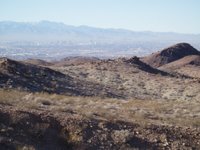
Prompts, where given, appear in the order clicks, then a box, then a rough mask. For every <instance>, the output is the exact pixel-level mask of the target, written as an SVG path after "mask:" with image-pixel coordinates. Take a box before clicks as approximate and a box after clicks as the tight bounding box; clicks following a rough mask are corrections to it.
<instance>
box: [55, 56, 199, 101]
mask: <svg viewBox="0 0 200 150" xmlns="http://www.w3.org/2000/svg"><path fill="white" fill-rule="evenodd" d="M52 68H53V69H55V70H58V71H60V72H62V73H64V74H67V75H70V76H72V77H74V78H79V79H80V80H85V81H90V82H93V83H96V84H101V85H105V86H109V87H112V88H115V89H117V90H119V91H120V92H121V93H123V95H125V96H126V97H127V98H139V99H148V100H149V99H154V100H155V99H187V100H189V99H198V98H200V93H199V92H200V86H199V83H198V81H193V80H192V79H190V78H185V77H184V76H181V75H180V76H179V75H178V76H176V75H171V74H170V73H167V72H165V71H160V70H158V69H155V68H152V67H151V66H149V65H147V64H145V63H143V62H142V61H140V60H139V58H137V57H133V58H130V59H128V58H118V59H113V60H111V59H108V60H100V61H96V62H90V63H80V64H77V65H68V66H60V67H55V66H52ZM192 87H193V88H194V89H195V90H191V89H190V88H192Z"/></svg>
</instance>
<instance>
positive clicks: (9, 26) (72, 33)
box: [0, 21, 200, 43]
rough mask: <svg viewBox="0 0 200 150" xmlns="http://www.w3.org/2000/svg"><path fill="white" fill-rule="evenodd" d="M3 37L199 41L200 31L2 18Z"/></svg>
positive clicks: (11, 38) (39, 39) (1, 29)
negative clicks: (21, 20) (167, 30)
mask: <svg viewBox="0 0 200 150" xmlns="http://www.w3.org/2000/svg"><path fill="white" fill-rule="evenodd" d="M0 39H1V40H17V41H18V40H23V41H33V40H36V41H54V40H57V41H68V40H69V41H72V42H73V41H75V42H77V41H79V42H91V41H94V42H99V43H101V42H103V43H113V42H133V41H158V40H159V41H160V40H163V41H173V42H183V41H185V42H186V41H187V42H191V41H193V42H195V41H199V40H198V39H200V35H199V34H196V35H195V34H180V33H172V32H166V33H160V32H150V31H144V32H135V31H131V30H125V29H103V28H94V27H89V26H71V25H65V24H63V23H57V22H50V21H41V22H37V23H25V22H12V21H2V22H0Z"/></svg>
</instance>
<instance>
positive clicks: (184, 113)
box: [0, 43, 200, 150]
mask: <svg viewBox="0 0 200 150" xmlns="http://www.w3.org/2000/svg"><path fill="white" fill-rule="evenodd" d="M0 149H2V150H7V149H13V150H15V149H17V150H18V149H20V150H21V149H23V150H26V149H27V150H46V149H48V150H54V149H58V150H65V149H85V150H86V149H116V150H117V149H133V150H135V149H152V150H153V149H174V150H175V149H185V150H188V149H191V150H194V149H196V150H198V149H200V52H199V50H197V49H195V48H194V47H193V46H191V45H190V44H188V43H178V44H176V45H172V46H169V47H167V48H165V49H162V50H160V51H158V52H156V53H153V54H151V55H148V56H145V57H137V56H130V57H119V58H115V59H99V58H95V57H68V58H64V59H61V60H59V61H51V62H47V61H45V60H39V59H27V60H21V61H17V60H12V59H9V58H0Z"/></svg>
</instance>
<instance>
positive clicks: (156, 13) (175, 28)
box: [0, 0, 200, 34]
mask: <svg viewBox="0 0 200 150" xmlns="http://www.w3.org/2000/svg"><path fill="white" fill-rule="evenodd" d="M42 20H48V21H56V22H63V23H65V24H67V25H75V26H79V25H87V26H93V27H102V28H123V29H130V30H133V31H156V32H179V33H195V34H200V0H0V21H18V22H38V21H42Z"/></svg>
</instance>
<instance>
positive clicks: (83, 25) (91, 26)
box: [0, 19, 200, 35]
mask: <svg viewBox="0 0 200 150" xmlns="http://www.w3.org/2000/svg"><path fill="white" fill-rule="evenodd" d="M0 22H15V23H27V24H28V23H29V24H37V23H41V22H49V23H57V24H63V25H65V26H72V27H89V28H96V29H108V30H109V29H110V30H112V29H113V30H126V31H131V32H152V33H172V34H173V33H174V34H186V35H200V33H191V32H190V33H187V32H176V31H154V30H133V29H128V28H123V27H102V26H93V25H86V24H80V25H74V24H68V23H66V22H62V21H53V20H45V19H44V20H38V21H17V20H0Z"/></svg>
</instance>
